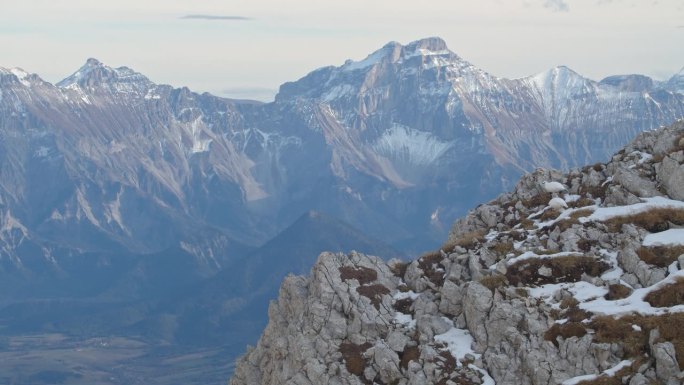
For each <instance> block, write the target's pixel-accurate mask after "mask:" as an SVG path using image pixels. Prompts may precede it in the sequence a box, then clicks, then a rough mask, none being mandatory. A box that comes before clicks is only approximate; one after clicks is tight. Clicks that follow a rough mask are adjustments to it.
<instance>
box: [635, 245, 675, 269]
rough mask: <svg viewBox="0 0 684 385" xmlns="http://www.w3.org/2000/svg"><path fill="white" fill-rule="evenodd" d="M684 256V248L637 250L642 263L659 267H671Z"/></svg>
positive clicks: (666, 247) (658, 247) (663, 247)
mask: <svg viewBox="0 0 684 385" xmlns="http://www.w3.org/2000/svg"><path fill="white" fill-rule="evenodd" d="M682 254H684V246H655V247H641V248H639V250H637V255H638V256H639V258H641V260H642V261H644V262H646V263H648V264H649V265H653V266H658V267H668V266H670V265H671V264H672V262H674V261H676V260H677V258H678V257H679V256H680V255H682Z"/></svg>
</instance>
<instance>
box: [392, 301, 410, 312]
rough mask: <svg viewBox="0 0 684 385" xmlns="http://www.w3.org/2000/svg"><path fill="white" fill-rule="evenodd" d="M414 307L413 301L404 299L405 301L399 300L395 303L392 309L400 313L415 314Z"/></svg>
mask: <svg viewBox="0 0 684 385" xmlns="http://www.w3.org/2000/svg"><path fill="white" fill-rule="evenodd" d="M412 305H413V300H412V299H411V298H404V299H399V300H396V301H395V302H394V304H393V305H392V307H393V308H394V310H396V311H398V312H399V313H404V314H414V311H413V309H411V306H412Z"/></svg>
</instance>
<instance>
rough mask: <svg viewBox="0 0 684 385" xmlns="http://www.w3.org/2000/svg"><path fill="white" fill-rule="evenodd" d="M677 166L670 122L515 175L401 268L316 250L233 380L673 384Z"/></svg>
mask: <svg viewBox="0 0 684 385" xmlns="http://www.w3.org/2000/svg"><path fill="white" fill-rule="evenodd" d="M682 163H684V121H679V122H677V123H676V124H675V125H673V126H671V127H667V128H661V129H658V130H654V131H649V132H646V133H643V134H640V135H638V136H637V138H636V139H634V140H633V141H632V142H631V143H629V144H628V145H627V146H626V147H625V148H623V149H622V150H620V151H619V152H618V153H617V154H615V155H614V156H613V157H612V158H611V160H610V161H608V162H607V163H605V164H603V163H597V164H595V165H593V166H586V167H583V168H582V169H573V170H571V171H570V172H569V173H567V174H563V173H561V172H559V171H555V170H547V169H543V168H539V169H537V170H535V171H534V172H533V173H531V174H526V175H524V176H523V177H522V178H521V179H520V181H519V182H518V183H517V184H516V186H515V188H514V189H513V190H512V191H510V192H507V193H504V194H502V195H500V196H499V197H497V198H496V199H495V200H493V201H490V202H488V203H486V204H483V205H480V206H478V207H477V208H475V209H473V210H471V211H470V212H469V213H468V215H467V216H466V217H464V218H462V219H460V220H458V221H457V222H456V223H455V224H454V226H453V228H452V230H451V233H450V235H449V240H448V241H447V242H446V243H445V244H444V246H442V248H441V249H440V250H438V251H435V252H432V253H427V254H425V255H423V256H421V257H420V258H418V259H416V260H414V261H412V262H410V263H404V262H391V263H387V262H385V261H383V260H382V259H381V258H378V257H373V256H367V255H364V254H360V253H349V254H344V253H328V252H326V253H322V254H321V255H320V256H319V257H318V260H317V262H316V264H315V265H314V266H313V268H312V269H311V273H310V275H309V276H306V277H303V276H289V277H288V278H286V279H285V280H284V281H283V284H282V286H281V289H280V296H279V299H278V301H277V302H276V303H274V304H273V305H272V306H271V307H270V309H269V318H270V320H269V324H268V326H267V327H266V329H265V330H264V333H263V335H262V337H261V339H260V341H259V343H258V344H257V345H256V347H254V348H252V349H250V350H248V352H247V354H246V355H245V356H244V357H243V358H242V359H240V361H239V362H238V364H237V366H236V368H235V375H234V377H233V378H232V379H231V381H230V384H231V385H242V384H263V385H266V384H359V385H360V384H486V385H493V384H497V385H541V384H560V385H573V384H582V385H589V384H630V385H635V384H644V385H645V384H655V383H657V384H667V385H675V384H681V383H682V380H683V379H684V371H683V370H682V369H684V329H682V327H681V326H682V324H683V323H684V296H683V295H682V293H684V290H683V288H684V254H683V253H684V183H683V181H684V168H683V167H682ZM549 181H556V182H560V183H564V184H566V186H567V192H561V193H560V195H558V194H555V195H552V194H551V193H550V192H547V191H546V188H545V186H544V184H545V183H546V182H549ZM555 202H562V203H563V205H555ZM554 206H555V207H554ZM563 206H564V207H563Z"/></svg>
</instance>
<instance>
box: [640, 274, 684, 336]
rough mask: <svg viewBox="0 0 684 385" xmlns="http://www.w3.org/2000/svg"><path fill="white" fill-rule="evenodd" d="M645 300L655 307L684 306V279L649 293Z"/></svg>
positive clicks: (683, 326) (679, 278)
mask: <svg viewBox="0 0 684 385" xmlns="http://www.w3.org/2000/svg"><path fill="white" fill-rule="evenodd" d="M644 300H645V301H646V302H648V303H650V304H651V306H653V307H672V306H677V305H684V278H682V277H677V279H676V280H675V282H674V283H671V284H669V285H665V286H663V287H661V288H660V289H658V290H654V291H652V292H650V293H648V295H646V297H645V298H644ZM682 328H684V325H682Z"/></svg>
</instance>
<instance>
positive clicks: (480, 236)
mask: <svg viewBox="0 0 684 385" xmlns="http://www.w3.org/2000/svg"><path fill="white" fill-rule="evenodd" d="M486 234H487V230H485V229H481V230H476V231H471V232H469V233H465V234H463V235H461V236H460V237H458V238H457V239H454V240H452V241H450V242H447V243H445V244H444V245H442V247H441V249H442V250H444V251H445V252H447V253H449V252H451V251H453V250H454V248H456V246H461V247H463V248H464V249H473V248H475V247H476V246H478V245H480V244H482V243H484V241H485V235H486Z"/></svg>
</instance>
